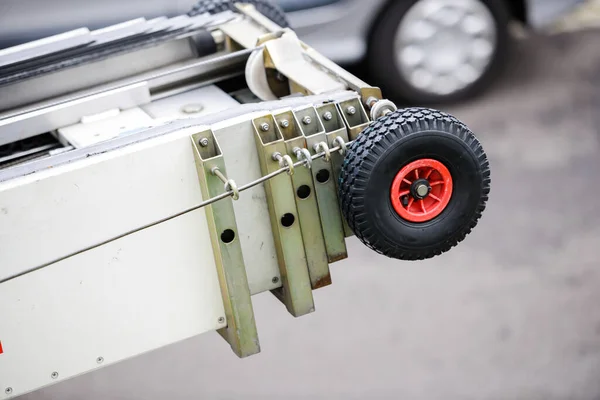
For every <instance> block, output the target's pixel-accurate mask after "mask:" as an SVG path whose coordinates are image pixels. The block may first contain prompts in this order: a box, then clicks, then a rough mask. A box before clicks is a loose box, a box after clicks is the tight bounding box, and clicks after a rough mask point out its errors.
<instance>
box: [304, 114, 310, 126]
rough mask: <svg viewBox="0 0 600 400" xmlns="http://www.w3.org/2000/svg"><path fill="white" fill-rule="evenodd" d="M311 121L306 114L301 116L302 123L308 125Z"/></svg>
mask: <svg viewBox="0 0 600 400" xmlns="http://www.w3.org/2000/svg"><path fill="white" fill-rule="evenodd" d="M311 122H312V119H311V118H310V117H309V116H308V115H307V116H305V117H304V118H302V123H303V124H304V125H308V124H310V123H311Z"/></svg>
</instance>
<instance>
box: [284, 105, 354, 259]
mask: <svg viewBox="0 0 600 400" xmlns="http://www.w3.org/2000/svg"><path fill="white" fill-rule="evenodd" d="M295 114H296V118H297V119H298V121H302V124H301V125H300V127H301V129H302V132H303V134H304V137H305V138H306V144H307V146H308V148H309V151H311V153H319V152H320V151H324V152H325V154H326V155H325V157H323V158H319V159H317V160H315V161H314V162H313V168H312V175H313V181H314V185H315V195H316V198H317V203H318V205H319V215H320V216H321V226H322V228H323V234H324V236H325V247H326V248H327V257H328V260H329V262H330V263H333V262H336V261H340V260H343V259H345V258H347V257H348V250H347V249H346V241H345V234H344V226H343V223H342V214H341V210H340V206H339V204H338V195H337V189H336V186H335V183H334V182H333V176H332V175H333V172H332V166H331V160H330V159H329V158H330V154H331V150H330V149H329V145H327V137H326V135H325V129H324V128H323V125H322V124H321V121H320V120H319V118H318V116H317V111H316V109H315V108H314V107H308V108H304V109H301V110H296V111H295Z"/></svg>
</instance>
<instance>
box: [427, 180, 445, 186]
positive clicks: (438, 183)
mask: <svg viewBox="0 0 600 400" xmlns="http://www.w3.org/2000/svg"><path fill="white" fill-rule="evenodd" d="M443 184H444V181H435V182H429V185H430V186H431V187H433V186H437V185H443Z"/></svg>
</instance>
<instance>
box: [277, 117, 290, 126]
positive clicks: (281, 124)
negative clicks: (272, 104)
mask: <svg viewBox="0 0 600 400" xmlns="http://www.w3.org/2000/svg"><path fill="white" fill-rule="evenodd" d="M279 126H281V127H282V128H287V127H288V126H290V121H288V120H287V119H282V120H281V121H279Z"/></svg>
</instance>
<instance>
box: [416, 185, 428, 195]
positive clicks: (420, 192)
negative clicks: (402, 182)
mask: <svg viewBox="0 0 600 400" xmlns="http://www.w3.org/2000/svg"><path fill="white" fill-rule="evenodd" d="M428 193H429V188H428V187H427V185H419V186H417V194H418V195H419V196H421V197H425V196H427V194H428Z"/></svg>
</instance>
